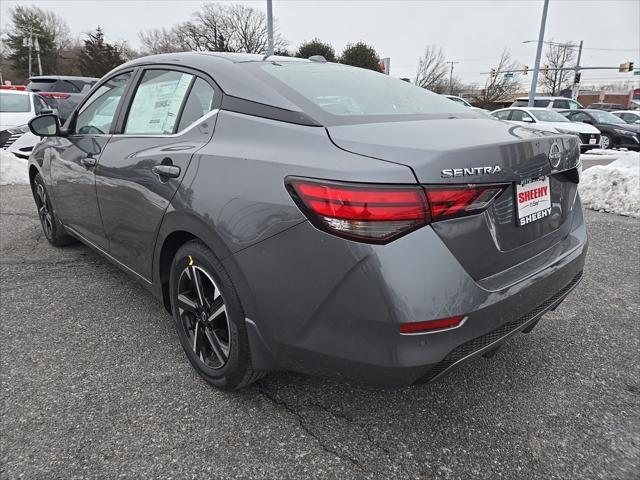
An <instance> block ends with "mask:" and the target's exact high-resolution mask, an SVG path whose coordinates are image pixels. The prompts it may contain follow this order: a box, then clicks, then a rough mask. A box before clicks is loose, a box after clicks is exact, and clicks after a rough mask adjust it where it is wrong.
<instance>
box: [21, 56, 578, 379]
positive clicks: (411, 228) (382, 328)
mask: <svg viewBox="0 0 640 480" xmlns="http://www.w3.org/2000/svg"><path fill="white" fill-rule="evenodd" d="M30 127H31V129H32V130H33V132H34V133H36V134H37V135H42V136H44V137H45V140H44V141H43V142H41V143H40V144H39V145H38V146H37V147H36V149H35V150H34V152H33V154H32V155H31V157H30V161H29V176H30V179H31V185H32V188H33V192H34V198H35V202H36V205H37V208H38V212H39V215H40V219H41V223H42V227H43V230H44V233H45V235H46V237H47V239H48V240H49V241H50V242H51V243H52V244H53V245H56V246H59V245H64V244H66V243H69V242H72V241H74V239H79V240H81V241H82V242H84V243H85V244H87V245H89V246H90V247H92V248H94V249H95V250H97V251H98V252H100V253H101V254H103V255H104V256H105V257H107V258H108V259H109V260H111V261H112V262H114V263H115V264H116V265H118V266H119V267H121V268H122V269H123V270H124V271H125V272H127V273H129V274H130V275H132V276H133V277H134V278H136V279H138V280H139V281H140V282H141V283H142V284H143V285H145V286H146V287H148V288H149V289H150V290H151V291H152V292H153V294H154V295H156V296H157V298H158V299H159V300H160V301H162V302H163V303H164V305H165V307H166V309H167V310H168V311H169V312H171V313H172V315H173V317H174V319H175V323H176V328H177V332H178V337H179V339H180V341H181V343H182V346H183V347H184V350H185V352H186V355H187V357H188V359H189V360H190V362H191V363H192V364H193V366H194V367H195V369H196V370H197V371H198V373H199V374H200V375H202V376H203V377H204V378H205V379H206V380H207V381H208V382H209V383H211V384H212V385H215V386H217V387H219V388H223V389H234V388H239V387H241V386H243V385H246V384H247V383H249V382H251V381H253V380H255V379H256V378H258V377H259V376H261V375H262V374H264V373H265V372H268V371H270V370H277V369H288V370H296V371H300V372H307V373H312V374H324V375H332V376H336V377H339V378H350V379H355V380H356V381H360V382H369V383H375V384H382V385H408V384H413V383H416V382H427V381H431V380H434V379H436V378H438V377H440V376H442V375H443V374H445V372H447V371H449V370H451V369H452V368H454V367H455V366H456V365H458V364H460V363H461V362H462V361H464V360H467V359H469V358H471V357H474V356H477V355H483V354H484V355H485V356H490V355H491V354H492V352H494V351H495V350H496V349H497V348H498V347H499V346H500V345H501V344H502V342H504V341H505V340H506V339H507V338H509V337H511V336H512V335H514V334H516V333H518V332H529V331H531V330H532V329H533V327H534V326H535V325H536V323H537V322H538V321H539V320H540V318H541V316H542V315H543V314H544V313H545V312H547V311H548V310H552V309H555V308H556V307H557V306H558V305H559V304H560V303H561V302H562V301H563V300H564V298H565V297H566V296H567V294H568V293H569V292H570V291H571V290H572V289H573V288H574V287H575V286H576V285H577V284H578V282H579V280H580V277H581V275H582V269H583V265H584V261H585V255H586V252H587V234H586V229H585V224H584V221H583V216H582V208H581V205H580V197H579V195H578V193H577V188H578V179H579V172H578V168H579V166H578V163H579V155H580V148H579V147H580V145H579V139H578V137H577V136H575V135H548V134H545V132H537V131H533V130H530V129H527V128H523V127H519V126H516V125H509V124H505V123H503V122H498V121H495V120H493V119H487V118H486V117H484V116H480V115H478V114H476V113H474V112H473V111H472V110H470V109H469V108H466V107H464V106H461V105H457V104H456V103H454V102H451V101H450V100H448V99H446V98H444V97H441V96H439V95H436V94H433V93H431V92H428V91H426V90H424V89H422V88H419V87H416V86H414V85H411V84H409V83H406V82H403V81H401V80H399V79H395V78H392V77H389V76H387V75H382V74H380V73H377V72H373V71H370V70H364V69H359V68H354V67H349V66H346V65H340V64H332V63H326V62H324V61H322V59H319V58H317V57H315V58H314V60H313V61H310V60H302V59H295V58H289V57H270V58H268V59H266V60H263V56H261V55H247V54H214V53H202V52H198V53H180V54H170V55H158V56H153V57H146V58H140V59H137V60H134V61H132V62H129V63H126V64H124V65H122V66H121V67H119V68H117V69H115V70H114V71H112V72H111V73H109V74H108V75H106V76H105V78H104V79H102V80H101V81H100V83H99V84H98V85H97V86H96V88H95V89H94V90H93V93H92V94H91V95H90V96H89V97H88V98H86V99H85V100H84V101H83V102H82V103H81V104H80V106H79V108H78V109H77V110H76V113H74V115H73V116H72V118H71V119H70V120H69V121H68V122H67V124H66V125H65V127H64V128H61V127H60V125H59V124H58V122H57V119H56V117H55V116H53V115H48V116H40V117H37V118H36V119H34V120H32V121H31V122H30ZM92 294H96V295H99V292H92ZM96 321H109V320H108V319H107V318H105V319H102V320H100V319H96ZM153 335H154V332H153V330H152V329H151V330H149V336H150V337H153ZM114 341H117V340H114Z"/></svg>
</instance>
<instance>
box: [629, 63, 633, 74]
mask: <svg viewBox="0 0 640 480" xmlns="http://www.w3.org/2000/svg"><path fill="white" fill-rule="evenodd" d="M629 71H630V72H633V62H629Z"/></svg>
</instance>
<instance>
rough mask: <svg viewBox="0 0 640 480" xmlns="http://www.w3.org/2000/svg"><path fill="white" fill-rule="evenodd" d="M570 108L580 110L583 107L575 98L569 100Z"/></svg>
mask: <svg viewBox="0 0 640 480" xmlns="http://www.w3.org/2000/svg"><path fill="white" fill-rule="evenodd" d="M569 108H570V109H571V110H579V109H580V108H582V107H581V106H580V104H579V103H578V102H575V101H573V100H569Z"/></svg>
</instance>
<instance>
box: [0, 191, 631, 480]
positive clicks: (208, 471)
mask: <svg viewBox="0 0 640 480" xmlns="http://www.w3.org/2000/svg"><path fill="white" fill-rule="evenodd" d="M80 208H81V207H80ZM587 222H588V226H589V231H590V236H591V249H590V253H589V258H588V261H587V267H586V270H585V275H584V279H583V282H582V284H581V285H580V286H579V287H578V288H577V290H576V291H574V292H573V293H572V294H571V295H570V296H569V297H568V299H567V300H566V301H565V302H564V303H563V304H562V305H561V306H560V308H559V309H558V310H557V311H556V312H551V313H549V314H547V315H546V316H545V317H544V318H543V320H542V321H541V322H540V324H539V325H538V327H537V328H536V329H535V330H533V332H532V333H531V334H529V335H518V336H516V337H515V338H513V339H512V340H511V341H510V342H508V343H507V344H506V345H505V346H504V347H503V348H502V349H501V350H500V351H499V352H498V353H497V354H496V355H495V356H494V357H493V358H491V359H483V358H480V359H476V360H474V361H472V362H470V363H468V364H466V365H464V366H463V367H461V368H460V369H458V370H456V371H454V372H453V373H452V374H451V375H449V376H447V377H446V378H444V379H442V380H441V381H439V382H437V383H435V384H432V385H421V386H417V387H412V388H405V389H399V390H379V389H374V388H370V387H367V386H366V385H351V384H345V383H341V382H337V381H333V380H329V379H324V378H316V377H309V376H304V375H298V374H293V373H287V372H278V373H273V374H271V375H269V376H267V377H265V378H263V379H262V380H260V381H259V382H257V384H255V385H252V386H250V387H248V388H246V389H245V390H243V391H240V392H235V393H223V392H219V391H216V390H214V389H213V388H210V387H209V386H207V385H206V384H205V383H204V381H202V380H201V379H200V377H198V375H197V374H196V373H195V371H193V370H192V368H191V367H190V366H189V364H188V362H187V360H186V358H185V356H184V354H183V352H182V350H181V348H180V345H179V342H178V339H177V337H176V335H175V332H174V328H173V325H172V320H171V318H170V317H169V315H168V314H167V313H166V312H165V311H164V310H163V308H162V306H161V305H160V304H159V303H158V302H157V301H156V300H155V299H154V298H153V297H152V296H151V294H149V293H147V292H146V290H145V289H144V288H143V287H142V286H141V285H139V284H138V283H137V282H136V281H135V280H133V279H131V278H130V277H129V276H127V275H126V274H124V273H122V272H121V271H120V270H119V269H118V268H116V267H115V266H113V265H111V264H110V263H109V262H108V261H107V260H104V259H102V258H101V257H100V256H98V255H97V254H95V253H94V252H93V251H91V250H89V249H88V248H87V247H84V246H82V245H74V246H70V247H66V248H62V249H56V248H54V247H52V246H50V245H49V244H48V243H47V242H46V240H45V239H44V237H43V236H42V234H41V233H40V227H39V224H38V220H37V217H36V212H35V207H34V206H33V200H32V198H31V196H30V192H29V190H28V188H26V187H20V186H13V187H0V249H1V251H2V255H1V258H0V274H1V284H0V309H1V310H0V313H1V331H0V335H1V337H0V338H1V340H0V368H1V372H0V375H1V381H2V389H1V395H2V417H1V422H2V424H1V432H2V433H1V435H0V447H1V452H2V457H1V462H2V464H1V469H0V478H2V479H5V478H6V479H13V478H29V479H57V478H60V479H93V478H96V479H97V478H132V479H137V478H163V479H164V478H166V479H169V478H175V479H188V478H198V479H200V478H210V479H213V478H220V479H228V478H265V479H267V478H269V479H270V478H274V479H289V478H291V479H298V478H305V479H306V478H322V479H324V478H338V479H378V478H380V479H392V478H397V479H405V478H416V479H418V478H419V479H472V478H486V479H489V478H490V479H494V478H508V479H530V478H540V479H542V478H544V479H563V480H565V479H584V478H589V479H600V478H601V479H635V478H638V472H639V471H640V425H639V418H640V371H639V364H640V355H638V351H640V348H639V343H640V342H639V340H640V335H639V334H640V331H639V327H638V317H639V313H640V312H639V310H640V308H639V304H640V302H639V298H638V297H639V295H640V292H639V288H640V287H639V268H640V255H639V247H638V242H637V239H638V238H639V233H640V232H639V230H640V223H639V222H638V221H637V220H633V219H629V218H624V217H619V216H614V215H609V214H602V213H596V212H587Z"/></svg>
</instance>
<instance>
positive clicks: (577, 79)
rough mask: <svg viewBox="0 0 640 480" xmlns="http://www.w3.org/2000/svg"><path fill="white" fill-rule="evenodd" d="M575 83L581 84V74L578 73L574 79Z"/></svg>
mask: <svg viewBox="0 0 640 480" xmlns="http://www.w3.org/2000/svg"><path fill="white" fill-rule="evenodd" d="M573 83H580V72H576V77H575V78H574V80H573Z"/></svg>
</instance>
